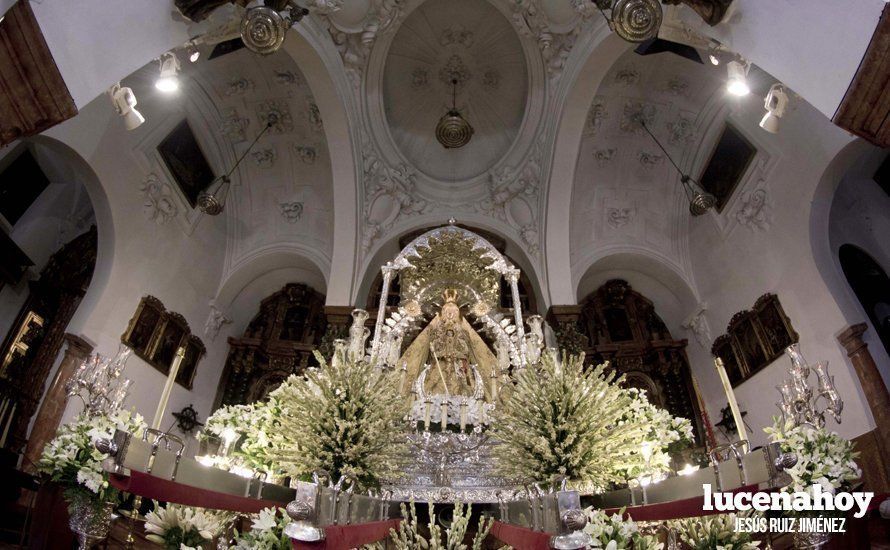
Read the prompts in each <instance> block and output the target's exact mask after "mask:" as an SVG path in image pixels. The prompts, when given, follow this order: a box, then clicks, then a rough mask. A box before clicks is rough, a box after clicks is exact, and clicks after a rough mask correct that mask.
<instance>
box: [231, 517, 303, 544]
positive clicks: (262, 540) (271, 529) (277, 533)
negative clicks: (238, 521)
mask: <svg viewBox="0 0 890 550" xmlns="http://www.w3.org/2000/svg"><path fill="white" fill-rule="evenodd" d="M290 522H291V519H290V517H289V516H288V515H287V514H286V513H285V512H284V510H283V509H281V508H265V509H263V510H261V511H260V513H259V514H257V515H256V516H255V517H254V519H253V523H252V524H251V526H250V531H245V532H244V533H239V532H237V531H235V545H234V546H232V547H231V550H290V549H291V544H292V543H291V539H290V537H288V536H287V535H285V534H284V528H285V527H287V525H288V524H289V523H290Z"/></svg>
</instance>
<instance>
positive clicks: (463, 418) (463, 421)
mask: <svg viewBox="0 0 890 550" xmlns="http://www.w3.org/2000/svg"><path fill="white" fill-rule="evenodd" d="M466 428H467V402H466V401H461V402H460V431H461V432H463V431H464V430H465V429H466Z"/></svg>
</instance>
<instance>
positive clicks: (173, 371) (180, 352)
mask: <svg viewBox="0 0 890 550" xmlns="http://www.w3.org/2000/svg"><path fill="white" fill-rule="evenodd" d="M183 357H185V348H184V347H182V346H180V347H179V349H177V350H176V357H174V358H173V364H171V365H170V372H169V373H167V383H166V384H164V391H163V392H161V400H160V401H158V408H157V410H156V411H155V419H154V420H153V421H152V423H151V427H152V428H153V429H155V430H159V429H161V420H162V419H163V418H164V411H165V410H167V401H169V400H170V392H172V391H173V384H174V383H175V382H176V375H177V374H178V373H179V364H180V363H182V359H183Z"/></svg>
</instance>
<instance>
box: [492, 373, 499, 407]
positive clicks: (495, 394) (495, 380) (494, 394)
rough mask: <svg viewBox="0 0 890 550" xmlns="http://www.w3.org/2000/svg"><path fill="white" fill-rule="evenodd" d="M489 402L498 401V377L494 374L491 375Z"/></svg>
mask: <svg viewBox="0 0 890 550" xmlns="http://www.w3.org/2000/svg"><path fill="white" fill-rule="evenodd" d="M491 400H492V401H497V400H498V375H497V373H496V372H492V373H491Z"/></svg>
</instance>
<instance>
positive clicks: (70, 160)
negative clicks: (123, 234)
mask: <svg viewBox="0 0 890 550" xmlns="http://www.w3.org/2000/svg"><path fill="white" fill-rule="evenodd" d="M19 147H25V148H28V149H29V150H30V151H31V152H32V154H33V155H34V157H35V159H36V160H37V163H38V164H39V165H40V167H41V169H42V170H43V171H44V172H45V173H46V174H47V176H48V177H49V179H50V182H51V183H53V182H59V183H64V184H73V185H76V186H82V188H83V189H84V190H85V191H86V194H87V196H88V198H89V203H90V206H91V207H92V217H91V219H90V222H89V223H92V224H94V225H95V226H96V258H95V267H94V268H93V275H92V279H91V281H90V285H89V288H88V289H87V292H86V294H85V295H84V296H83V299H82V300H81V302H80V305H79V306H78V308H77V311H76V312H75V314H74V316H73V317H72V318H71V320H70V322H69V324H68V328H67V330H68V332H72V333H77V332H78V331H80V330H81V328H82V325H83V323H84V322H85V321H86V320H87V319H88V318H89V317H90V315H91V313H92V311H93V309H94V308H95V306H96V304H97V303H98V302H99V299H100V297H101V296H102V293H103V292H104V290H105V288H106V286H107V284H108V280H109V277H110V275H111V268H112V264H113V261H114V236H115V231H114V223H113V219H112V216H111V208H110V206H109V201H108V197H107V195H106V192H105V189H104V188H103V185H102V183H101V182H100V181H99V178H98V176H97V175H96V173H95V172H94V171H93V169H92V168H91V167H90V165H89V163H87V161H86V160H84V159H83V157H81V156H80V154H78V153H77V152H76V151H75V150H74V149H72V148H71V147H69V146H68V145H66V144H65V143H62V142H61V141H59V140H57V139H54V138H51V137H47V136H44V135H40V136H34V137H31V138H28V139H27V140H24V141H22V142H21V144H20V145H19ZM13 153H15V151H13ZM37 223H39V220H37ZM56 223H58V220H56ZM84 229H86V228H82V229H80V230H78V233H82V232H83V230H84ZM75 236H76V235H74V234H71V235H68V236H67V239H65V240H64V241H62V242H66V241H68V240H70V239H71V238H73V237H75ZM62 238H64V236H62ZM56 248H57V247H54V248H53V250H55V249H56Z"/></svg>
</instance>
